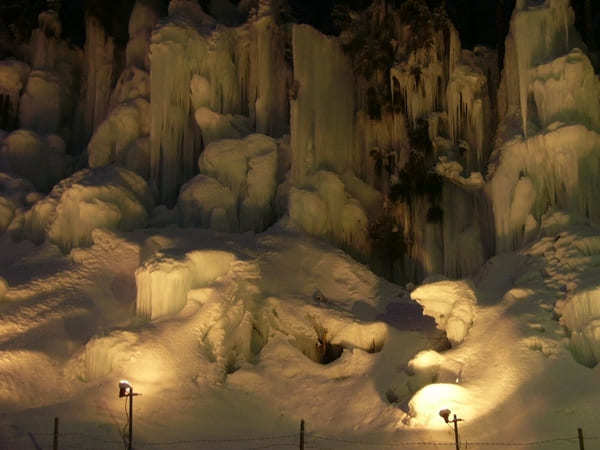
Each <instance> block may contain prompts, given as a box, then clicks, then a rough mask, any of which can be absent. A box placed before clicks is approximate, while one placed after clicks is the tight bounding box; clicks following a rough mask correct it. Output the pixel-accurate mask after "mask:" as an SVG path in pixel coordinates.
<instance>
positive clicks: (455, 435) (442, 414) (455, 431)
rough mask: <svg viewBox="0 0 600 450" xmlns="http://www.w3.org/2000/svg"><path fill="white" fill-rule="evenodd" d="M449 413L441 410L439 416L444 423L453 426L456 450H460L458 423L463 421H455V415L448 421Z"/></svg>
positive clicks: (447, 410)
mask: <svg viewBox="0 0 600 450" xmlns="http://www.w3.org/2000/svg"><path fill="white" fill-rule="evenodd" d="M450 413H451V411H450V410H449V409H442V410H441V411H440V413H439V414H440V417H442V418H443V419H444V421H445V422H446V423H453V424H454V441H455V443H456V450H460V445H459V443H458V422H462V420H463V419H457V418H456V414H453V416H454V419H453V420H449V419H448V417H450Z"/></svg>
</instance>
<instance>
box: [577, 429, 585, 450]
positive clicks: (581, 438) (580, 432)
mask: <svg viewBox="0 0 600 450" xmlns="http://www.w3.org/2000/svg"><path fill="white" fill-rule="evenodd" d="M577 436H578V437H579V450H585V449H584V448H583V430H582V429H581V428H577Z"/></svg>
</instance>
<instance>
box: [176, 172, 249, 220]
mask: <svg viewBox="0 0 600 450" xmlns="http://www.w3.org/2000/svg"><path fill="white" fill-rule="evenodd" d="M236 205H237V203H236V198H235V197H234V195H233V193H232V192H231V190H230V189H228V188H227V187H226V186H223V185H222V184H221V183H219V181H218V180H215V179H214V178H211V177H208V176H206V175H197V176H196V177H194V178H192V179H191V180H190V181H188V182H187V183H186V184H184V185H183V186H182V187H181V193H180V194H179V199H178V200H177V211H178V215H179V221H180V222H181V224H182V225H183V226H186V227H189V226H198V227H202V228H210V229H213V230H217V231H235V230H237V228H238V225H237V212H236Z"/></svg>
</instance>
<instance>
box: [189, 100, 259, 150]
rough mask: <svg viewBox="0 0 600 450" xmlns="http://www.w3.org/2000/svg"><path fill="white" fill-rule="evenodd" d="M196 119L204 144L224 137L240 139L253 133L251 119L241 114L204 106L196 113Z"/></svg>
mask: <svg viewBox="0 0 600 450" xmlns="http://www.w3.org/2000/svg"><path fill="white" fill-rule="evenodd" d="M194 119H195V120H196V123H197V124H198V127H199V128H200V131H201V133H202V143H203V144H204V145H208V144H210V143H211V142H215V141H219V140H222V139H240V138H243V137H246V136H247V135H249V134H251V133H252V125H251V123H250V120H249V119H248V118H247V117H245V116H242V115H240V114H236V115H232V114H219V113H216V112H214V111H212V110H211V109H209V108H206V107H203V106H202V107H199V108H198V109H197V110H196V112H195V113H194Z"/></svg>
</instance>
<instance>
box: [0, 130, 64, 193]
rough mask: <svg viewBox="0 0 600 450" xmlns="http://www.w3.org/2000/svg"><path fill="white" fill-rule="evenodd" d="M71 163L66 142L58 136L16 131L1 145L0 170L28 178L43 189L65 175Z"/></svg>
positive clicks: (46, 188)
mask: <svg viewBox="0 0 600 450" xmlns="http://www.w3.org/2000/svg"><path fill="white" fill-rule="evenodd" d="M68 162H69V156H68V155H66V153H65V143H64V141H63V140H62V138H60V137H59V136H56V135H48V136H45V137H42V136H40V135H38V134H37V133H35V132H33V131H29V130H16V131H13V132H12V133H10V134H9V135H8V136H7V137H6V138H5V139H4V141H2V144H1V145H0V171H3V172H8V173H12V174H15V175H18V176H21V177H23V178H27V179H28V180H29V181H31V182H32V183H33V184H34V185H35V187H36V188H37V189H38V190H40V191H48V190H49V189H50V188H51V187H52V186H54V184H55V183H56V182H58V181H59V180H60V179H62V178H63V177H64V176H65V173H66V169H67V164H68ZM40 167H43V168H44V170H40Z"/></svg>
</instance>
